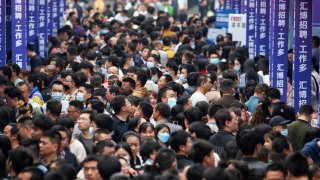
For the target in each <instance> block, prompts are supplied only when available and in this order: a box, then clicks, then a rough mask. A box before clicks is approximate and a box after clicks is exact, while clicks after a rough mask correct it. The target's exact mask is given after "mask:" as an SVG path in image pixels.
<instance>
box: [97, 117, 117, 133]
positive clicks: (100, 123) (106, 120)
mask: <svg viewBox="0 0 320 180" xmlns="http://www.w3.org/2000/svg"><path fill="white" fill-rule="evenodd" d="M92 121H93V122H95V124H96V125H97V128H104V129H107V130H109V131H110V132H112V131H113V130H114V124H113V120H112V118H111V117H110V116H108V115H107V114H101V113H100V114H96V115H94V116H93V119H92Z"/></svg>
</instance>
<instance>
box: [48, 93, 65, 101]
mask: <svg viewBox="0 0 320 180" xmlns="http://www.w3.org/2000/svg"><path fill="white" fill-rule="evenodd" d="M62 96H63V94H62V93H60V92H53V93H52V94H51V98H52V99H54V100H57V101H61V99H62Z"/></svg>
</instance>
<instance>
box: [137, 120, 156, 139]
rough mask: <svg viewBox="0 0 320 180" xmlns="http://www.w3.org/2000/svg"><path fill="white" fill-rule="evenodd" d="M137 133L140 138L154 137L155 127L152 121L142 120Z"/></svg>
mask: <svg viewBox="0 0 320 180" xmlns="http://www.w3.org/2000/svg"><path fill="white" fill-rule="evenodd" d="M139 134H140V136H141V138H150V139H153V138H154V137H155V129H154V126H153V124H152V123H150V122H144V123H142V124H141V125H140V126H139Z"/></svg>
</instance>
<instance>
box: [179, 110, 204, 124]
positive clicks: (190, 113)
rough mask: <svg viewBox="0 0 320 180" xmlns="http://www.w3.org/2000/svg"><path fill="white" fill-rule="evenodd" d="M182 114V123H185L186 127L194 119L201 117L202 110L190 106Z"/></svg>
mask: <svg viewBox="0 0 320 180" xmlns="http://www.w3.org/2000/svg"><path fill="white" fill-rule="evenodd" d="M183 115H184V118H185V120H184V124H185V127H186V128H188V127H189V125H190V124H191V123H193V122H195V121H200V120H201V119H202V116H203V114H202V112H201V110H200V109H199V108H196V107H192V108H189V109H186V110H185V111H184V113H183Z"/></svg>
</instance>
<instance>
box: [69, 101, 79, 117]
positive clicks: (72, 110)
mask: <svg viewBox="0 0 320 180" xmlns="http://www.w3.org/2000/svg"><path fill="white" fill-rule="evenodd" d="M82 109H83V104H82V102H81V101H78V100H72V101H70V102H69V107H68V116H69V117H70V119H71V120H73V121H76V120H77V119H78V117H79V116H80V113H81V111H82Z"/></svg>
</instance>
